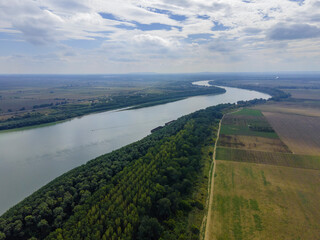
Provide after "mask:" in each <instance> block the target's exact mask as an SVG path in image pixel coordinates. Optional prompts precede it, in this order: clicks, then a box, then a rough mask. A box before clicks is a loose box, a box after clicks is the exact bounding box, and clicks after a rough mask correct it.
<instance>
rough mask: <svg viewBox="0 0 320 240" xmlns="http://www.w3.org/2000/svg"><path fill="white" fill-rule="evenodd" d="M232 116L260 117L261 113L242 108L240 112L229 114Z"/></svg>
mask: <svg viewBox="0 0 320 240" xmlns="http://www.w3.org/2000/svg"><path fill="white" fill-rule="evenodd" d="M230 115H232V116H255V117H262V116H263V115H262V113H261V111H259V110H256V109H251V108H243V109H241V110H240V111H236V112H233V113H231V114H230Z"/></svg>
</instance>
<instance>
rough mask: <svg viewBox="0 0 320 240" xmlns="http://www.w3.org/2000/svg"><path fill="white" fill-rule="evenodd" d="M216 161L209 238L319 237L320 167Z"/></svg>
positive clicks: (218, 239)
mask: <svg viewBox="0 0 320 240" xmlns="http://www.w3.org/2000/svg"><path fill="white" fill-rule="evenodd" d="M216 163H217V170H216V176H215V194H214V199H213V211H212V212H213V213H212V216H211V218H212V219H213V222H214V224H213V225H212V228H210V231H209V237H210V239H213V240H224V239H225V240H227V239H228V240H232V239H237V240H240V239H288V240H289V239H290V240H291V239H319V235H320V228H319V222H320V211H319V199H320V171H319V170H309V169H300V168H291V167H281V166H273V165H263V164H253V163H240V162H231V161H220V160H219V161H216Z"/></svg>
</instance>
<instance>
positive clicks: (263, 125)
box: [220, 109, 278, 138]
mask: <svg viewBox="0 0 320 240" xmlns="http://www.w3.org/2000/svg"><path fill="white" fill-rule="evenodd" d="M220 133H221V134H222V135H245V136H259V137H267V138H278V136H277V134H276V133H275V132H274V131H273V129H272V128H271V126H270V125H269V123H268V122H267V120H266V119H265V118H264V117H263V116H262V114H261V112H260V111H257V110H251V109H250V110H248V109H243V110H241V111H239V112H235V113H233V114H226V115H225V116H224V118H223V121H222V126H221V132H220Z"/></svg>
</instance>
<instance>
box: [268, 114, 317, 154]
mask: <svg viewBox="0 0 320 240" xmlns="http://www.w3.org/2000/svg"><path fill="white" fill-rule="evenodd" d="M264 114H265V116H266V117H267V119H268V121H269V122H270V124H271V125H272V126H273V128H274V129H275V130H276V131H277V133H278V134H279V136H280V137H281V139H282V140H283V142H284V143H285V144H287V145H288V147H289V148H290V150H291V151H292V152H294V153H298V154H309V155H318V156H320V134H319V133H320V124H319V123H320V117H311V116H303V115H297V114H283V113H275V112H265V113H264Z"/></svg>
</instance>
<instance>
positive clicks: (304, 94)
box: [283, 89, 320, 100]
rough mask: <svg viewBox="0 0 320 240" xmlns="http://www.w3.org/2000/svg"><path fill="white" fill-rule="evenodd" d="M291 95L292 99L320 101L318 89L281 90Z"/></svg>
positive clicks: (319, 90)
mask: <svg viewBox="0 0 320 240" xmlns="http://www.w3.org/2000/svg"><path fill="white" fill-rule="evenodd" d="M283 91H285V92H288V93H290V94H291V97H292V98H297V99H311V100H320V89H283Z"/></svg>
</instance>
